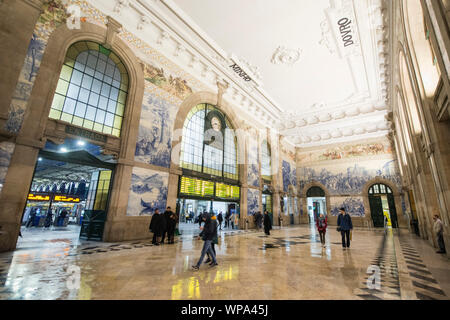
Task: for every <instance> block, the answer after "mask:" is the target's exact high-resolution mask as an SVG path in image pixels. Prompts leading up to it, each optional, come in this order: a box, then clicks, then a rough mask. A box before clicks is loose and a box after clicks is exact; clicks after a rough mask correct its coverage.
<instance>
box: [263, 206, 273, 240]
mask: <svg viewBox="0 0 450 320" xmlns="http://www.w3.org/2000/svg"><path fill="white" fill-rule="evenodd" d="M271 229H272V221H270V217H269V212H267V211H264V232H265V233H266V235H268V236H270V230H271Z"/></svg>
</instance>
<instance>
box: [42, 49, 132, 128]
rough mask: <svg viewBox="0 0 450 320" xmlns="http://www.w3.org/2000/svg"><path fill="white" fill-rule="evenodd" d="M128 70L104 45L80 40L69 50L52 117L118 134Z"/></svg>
mask: <svg viewBox="0 0 450 320" xmlns="http://www.w3.org/2000/svg"><path fill="white" fill-rule="evenodd" d="M127 92H128V74H127V71H126V69H125V66H124V64H123V63H122V62H121V60H120V59H119V57H118V56H117V55H116V54H114V53H113V52H112V51H110V50H108V49H106V48H105V47H103V46H102V45H99V44H97V43H94V42H91V41H80V42H77V43H75V44H73V45H72V46H71V47H70V48H69V50H67V54H66V58H65V61H64V65H63V67H62V70H61V74H60V77H59V81H58V86H57V88H56V92H55V96H54V98H53V103H52V107H51V111H50V115H49V117H50V118H52V119H56V120H62V121H65V122H69V123H71V124H73V125H76V126H79V127H83V128H86V129H89V130H93V131H97V132H101V133H105V134H111V135H113V136H116V137H119V136H120V130H121V127H122V120H123V115H124V110H125V103H126V99H127Z"/></svg>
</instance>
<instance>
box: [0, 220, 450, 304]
mask: <svg viewBox="0 0 450 320" xmlns="http://www.w3.org/2000/svg"><path fill="white" fill-rule="evenodd" d="M39 231H41V230H39ZM39 231H36V230H34V231H33V230H29V233H28V231H25V232H24V233H23V236H24V237H23V238H22V239H20V240H19V241H21V242H19V244H21V245H20V246H19V247H20V248H19V249H18V250H16V251H14V252H11V253H3V254H0V299H51V300H53V299H219V300H223V299H226V300H229V299H283V300H284V299H295V300H298V299H319V300H320V299H346V300H347V299H351V300H377V299H385V300H391V299H394V300H396V299H414V300H426V299H441V300H442V299H448V298H449V297H450V272H449V271H450V262H449V260H448V259H447V258H446V257H444V256H442V255H438V254H435V252H434V251H435V250H434V249H433V248H432V247H431V246H430V245H429V244H428V243H426V242H425V241H423V240H421V239H419V238H417V237H416V236H414V235H410V234H409V233H408V231H402V232H401V234H398V233H396V232H392V231H390V230H388V231H387V232H385V231H384V230H376V231H369V230H362V229H361V230H354V232H353V241H352V244H351V249H349V250H343V249H342V246H341V243H340V234H339V233H337V232H336V231H335V230H334V229H333V228H331V229H330V230H329V232H328V233H327V238H326V242H327V245H326V247H325V248H323V247H322V245H321V244H320V241H319V239H318V235H317V233H316V231H315V230H314V228H311V227H309V226H296V227H291V228H282V229H275V230H272V232H271V235H270V236H268V237H266V236H265V235H264V233H263V232H255V231H249V230H239V231H236V230H233V231H231V230H228V231H225V232H223V233H222V234H221V237H220V240H219V245H218V246H216V251H217V254H218V262H219V266H216V267H213V268H211V267H209V266H208V265H206V264H204V265H202V266H201V268H200V270H199V271H193V270H192V269H191V266H192V265H193V264H195V263H196V261H197V260H198V258H199V255H200V250H201V247H202V241H199V240H196V239H194V238H193V237H191V236H185V237H180V239H178V241H177V242H176V243H175V244H173V245H169V244H165V245H162V246H152V245H151V243H149V241H134V242H127V243H99V242H88V243H87V242H83V241H80V240H79V239H78V238H77V237H76V236H73V235H74V234H76V233H74V232H70V230H67V231H63V230H59V231H54V232H52V233H51V235H47V234H45V232H40V233H39ZM70 235H72V236H70ZM39 239H40V241H39ZM374 266H375V268H378V269H377V270H379V272H380V280H381V282H380V287H379V288H378V289H377V288H376V287H375V288H373V287H370V288H369V287H368V284H367V279H368V278H369V277H370V274H368V273H367V272H368V268H369V267H372V269H371V270H373V267H374ZM371 283H375V282H371Z"/></svg>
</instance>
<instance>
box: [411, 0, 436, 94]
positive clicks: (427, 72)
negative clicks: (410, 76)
mask: <svg viewBox="0 0 450 320" xmlns="http://www.w3.org/2000/svg"><path fill="white" fill-rule="evenodd" d="M403 13H404V19H405V27H406V34H407V38H408V43H409V45H410V48H411V50H413V51H414V55H415V57H416V59H417V63H418V67H419V71H420V76H421V78H422V82H423V85H424V89H425V94H426V95H427V96H429V97H430V96H433V95H434V93H435V90H436V87H437V84H438V82H439V77H440V71H439V68H438V67H439V66H438V64H437V61H436V55H435V54H434V52H433V47H432V46H431V43H430V31H429V30H428V26H427V25H426V24H425V19H424V16H423V10H422V5H421V3H420V1H410V0H409V1H408V0H403Z"/></svg>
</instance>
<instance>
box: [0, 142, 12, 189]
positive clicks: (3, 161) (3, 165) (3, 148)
mask: <svg viewBox="0 0 450 320" xmlns="http://www.w3.org/2000/svg"><path fill="white" fill-rule="evenodd" d="M14 148H15V144H14V143H12V142H0V193H1V192H2V189H3V184H4V183H5V179H6V174H7V173H8V168H9V163H10V162H11V156H12V154H13V152H14Z"/></svg>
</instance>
